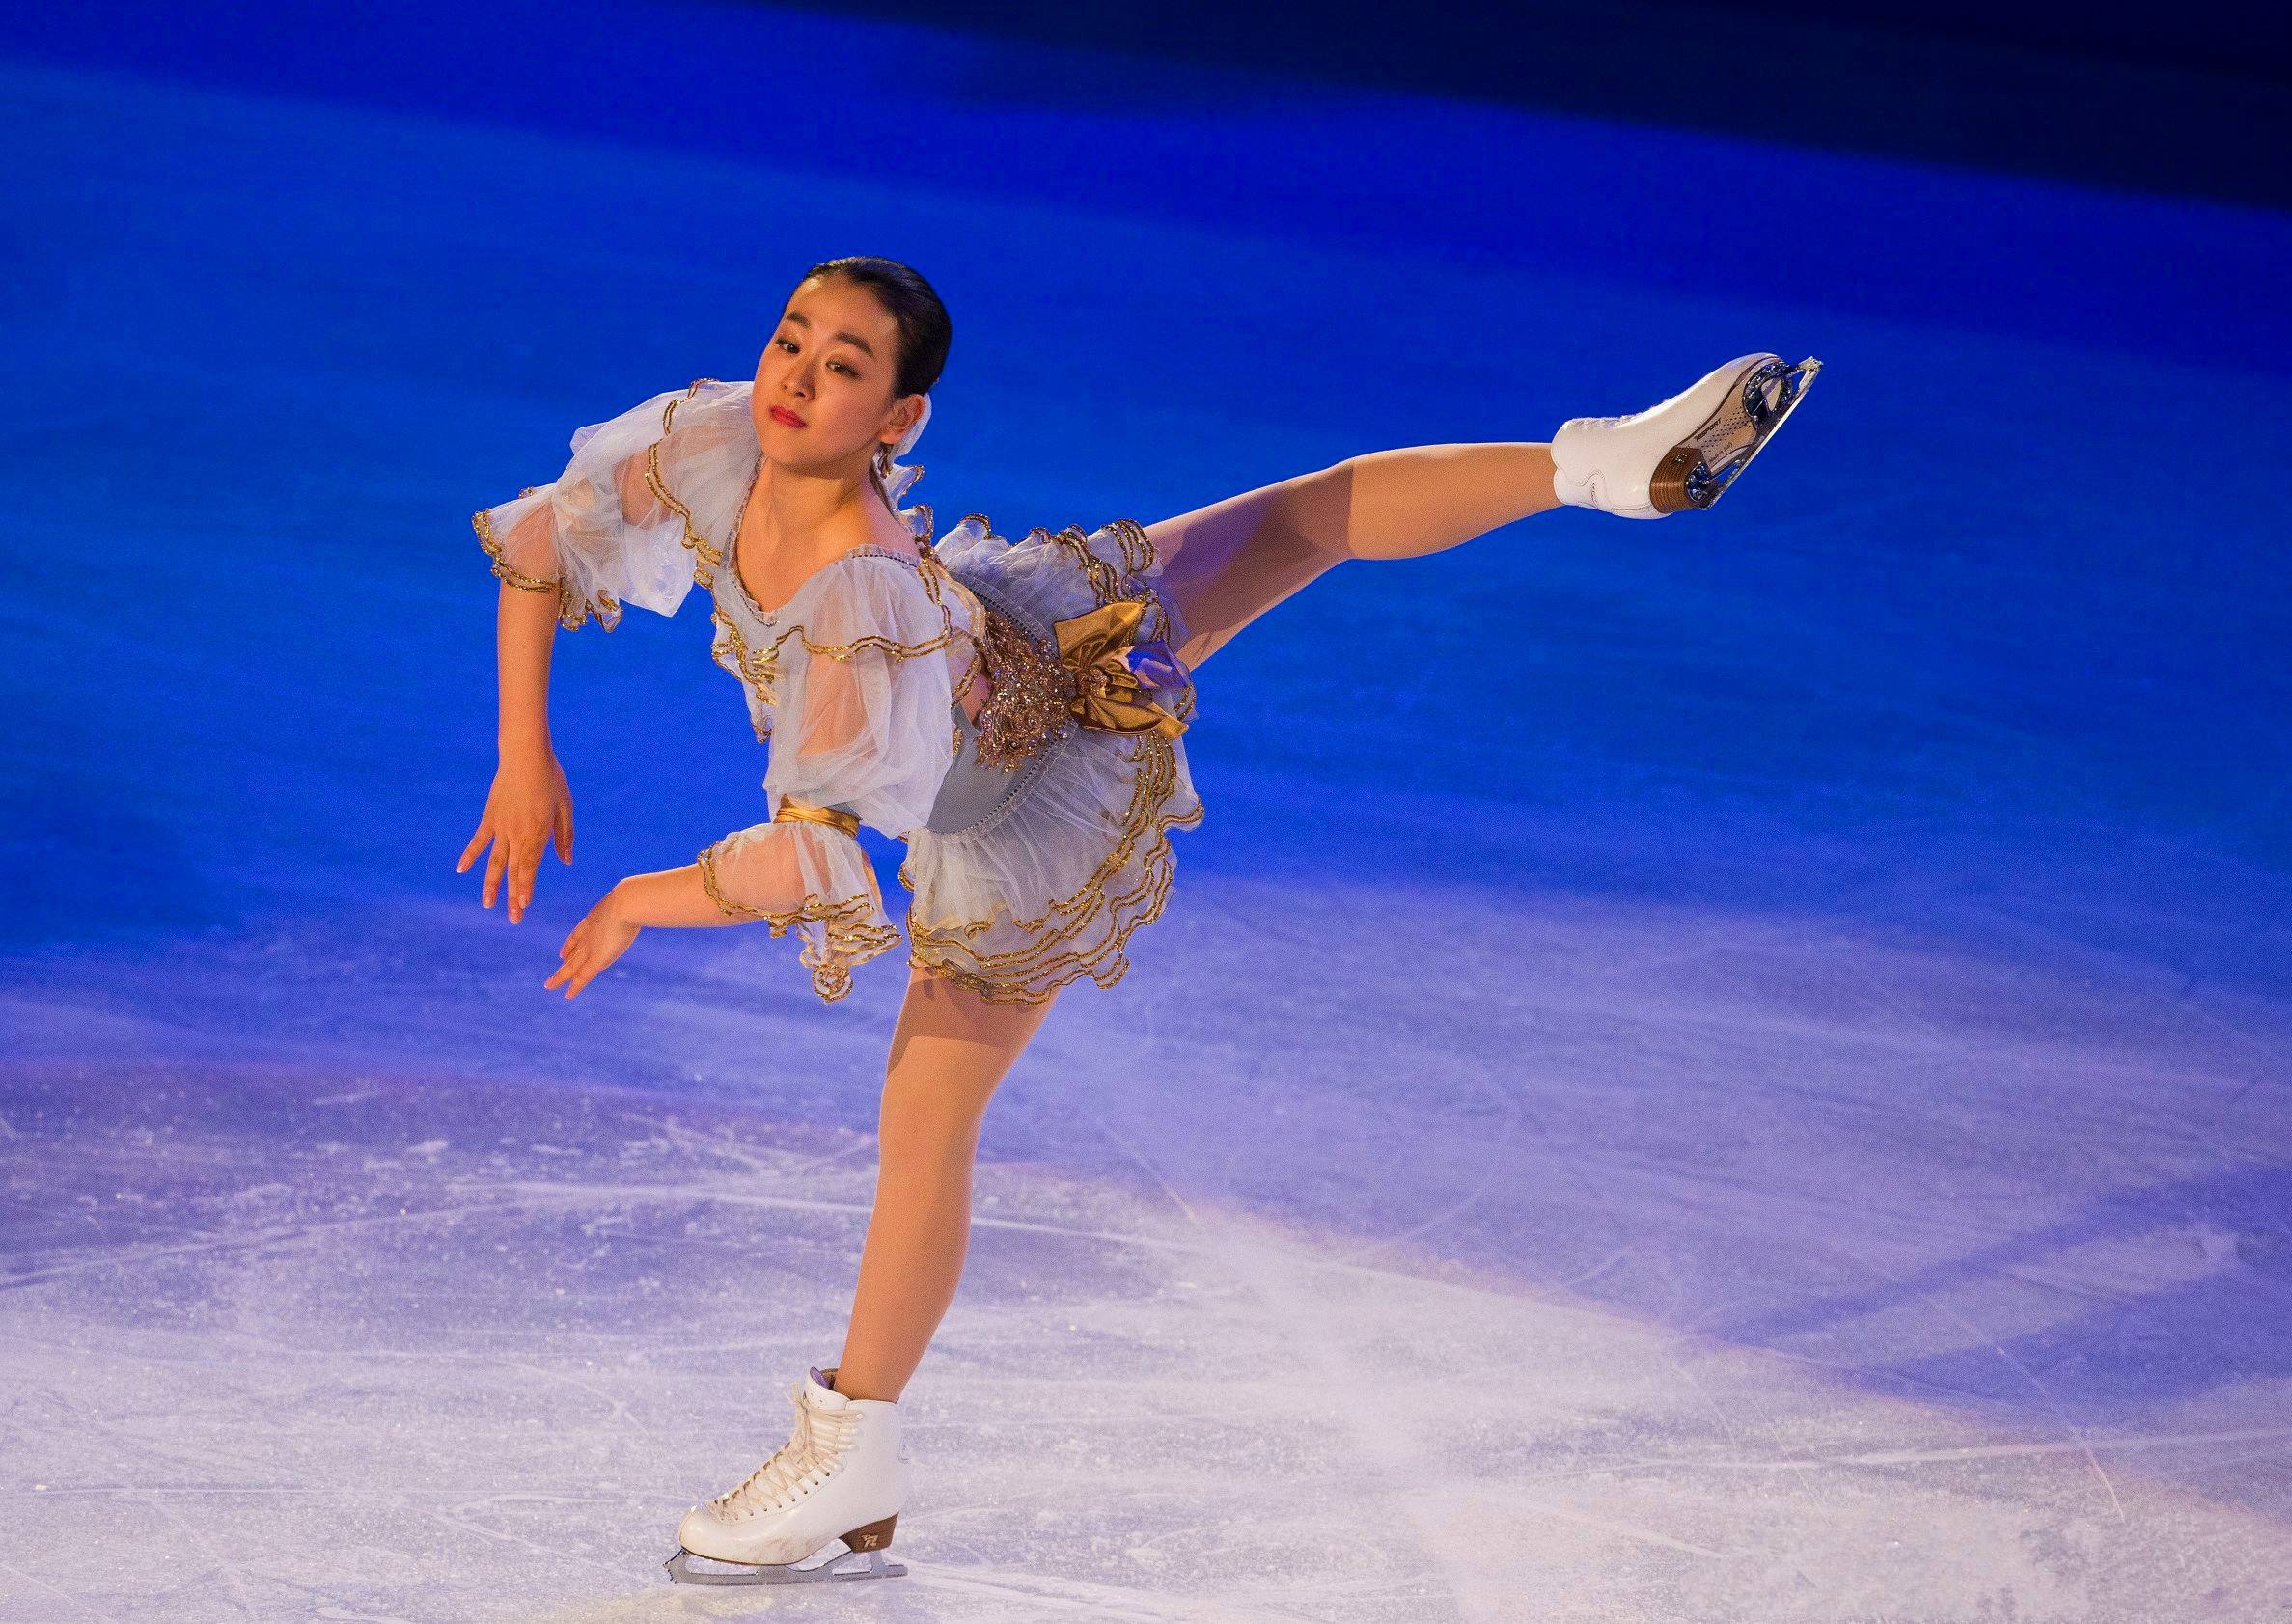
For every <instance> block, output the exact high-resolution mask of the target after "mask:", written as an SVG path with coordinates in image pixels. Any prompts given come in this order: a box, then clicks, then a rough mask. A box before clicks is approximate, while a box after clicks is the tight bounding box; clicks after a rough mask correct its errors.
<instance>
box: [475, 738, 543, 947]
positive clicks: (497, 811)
mask: <svg viewBox="0 0 2292 1624" xmlns="http://www.w3.org/2000/svg"><path fill="white" fill-rule="evenodd" d="M552 838H554V839H555V841H556V844H557V857H558V861H559V862H561V863H570V862H572V861H573V792H572V790H571V789H570V788H569V787H568V786H567V785H566V775H565V769H564V768H563V767H561V766H559V765H558V764H557V756H556V753H555V752H554V751H550V750H547V749H545V748H544V749H543V750H541V751H540V752H539V753H538V754H530V753H529V754H512V755H505V756H504V757H502V762H501V766H500V768H499V769H498V770H497V771H496V772H495V773H494V775H493V787H492V789H491V790H489V791H488V792H487V793H486V796H485V812H484V815H483V816H482V817H480V818H479V819H478V832H477V833H476V834H475V835H473V836H471V837H470V843H469V844H468V845H467V846H466V847H464V848H463V849H462V853H461V861H460V862H459V863H457V864H456V865H455V866H454V871H455V872H456V873H457V874H460V873H466V872H467V871H468V870H469V866H470V865H471V864H472V863H474V862H475V861H477V857H478V854H479V853H480V852H482V851H483V850H484V849H485V847H486V844H487V843H488V842H491V844H492V846H493V852H492V855H491V856H489V857H488V858H486V860H485V897H484V900H485V906H486V907H488V908H490V907H492V906H493V897H494V893H495V892H496V891H498V890H499V889H500V886H501V880H502V875H503V873H504V872H505V871H506V872H507V873H508V874H509V877H510V896H509V914H510V922H511V924H515V923H516V922H518V921H519V920H521V919H523V918H524V917H525V910H526V909H527V908H528V907H530V906H531V905H532V903H533V899H534V870H536V869H537V868H538V867H540V866H541V852H542V850H543V849H544V848H545V847H546V846H547V845H548V844H549V843H550V840H552Z"/></svg>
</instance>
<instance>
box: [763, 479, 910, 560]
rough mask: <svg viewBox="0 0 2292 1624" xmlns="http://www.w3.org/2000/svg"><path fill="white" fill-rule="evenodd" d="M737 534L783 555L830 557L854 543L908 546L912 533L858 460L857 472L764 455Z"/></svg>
mask: <svg viewBox="0 0 2292 1624" xmlns="http://www.w3.org/2000/svg"><path fill="white" fill-rule="evenodd" d="M740 538H741V539H742V540H743V541H747V542H753V543H754V544H755V545H756V546H757V547H758V548H759V549H769V550H770V551H771V552H772V553H774V554H777V555H779V556H783V557H788V558H798V559H802V558H821V559H826V558H833V557H835V556H836V555H837V554H839V553H846V552H849V551H850V550H851V549H852V548H854V547H862V546H870V545H872V546H878V547H891V548H902V547H903V548H908V549H912V548H913V547H914V545H915V536H914V533H913V532H912V531H910V530H909V529H908V528H907V525H906V522H905V521H904V520H902V519H901V518H900V517H899V516H898V515H897V513H895V512H893V511H892V509H891V507H890V505H889V504H888V503H886V502H885V501H884V499H883V492H882V488H881V487H880V486H879V485H877V483H876V482H875V479H874V476H873V475H872V474H870V473H869V472H868V471H867V469H866V466H865V465H864V464H863V465H862V469H861V471H860V473H859V474H858V475H857V476H853V475H850V474H844V473H813V472H810V471H807V470H802V469H795V468H787V467H784V466H781V465H779V464H777V463H774V462H773V461H771V460H770V459H769V458H766V459H765V461H764V462H763V464H762V466H761V467H759V469H758V470H757V477H756V490H755V493H754V494H753V495H752V496H751V497H750V499H749V503H748V509H747V511H746V513H745V514H744V515H743V517H742V520H741V525H740Z"/></svg>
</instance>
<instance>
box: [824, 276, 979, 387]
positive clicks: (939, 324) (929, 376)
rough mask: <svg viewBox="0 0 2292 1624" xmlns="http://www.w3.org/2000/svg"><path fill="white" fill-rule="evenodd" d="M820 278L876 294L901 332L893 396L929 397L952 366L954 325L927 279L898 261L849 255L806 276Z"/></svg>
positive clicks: (945, 307) (894, 370)
mask: <svg viewBox="0 0 2292 1624" xmlns="http://www.w3.org/2000/svg"><path fill="white" fill-rule="evenodd" d="M815 276H840V277H842V278H843V279H844V280H845V281H847V282H854V283H857V284H858V285H859V286H861V287H862V288H865V289H869V290H870V292H872V293H873V294H874V295H875V297H876V299H877V300H878V302H880V303H881V304H882V306H883V308H884V309H885V310H888V311H890V312H891V314H892V320H893V321H894V322H895V323H897V326H898V329H899V364H898V365H897V367H896V368H894V369H893V372H894V374H895V375H894V378H893V382H892V396H893V398H894V399H898V398H899V397H901V396H906V395H926V394H929V393H930V390H931V386H932V385H933V384H935V383H937V382H938V381H939V374H940V372H942V371H943V370H945V368H946V366H947V346H948V344H949V343H950V342H951V341H952V340H953V338H954V325H953V322H951V321H949V320H948V318H947V306H945V305H943V304H941V303H940V302H939V295H938V294H937V293H936V292H935V291H933V290H932V288H931V285H930V284H929V283H928V282H925V280H924V273H923V272H921V271H919V270H917V269H916V268H915V267H914V266H912V265H903V264H901V263H900V262H899V261H897V260H886V259H881V258H879V257H878V256H876V255H873V254H846V255H844V256H842V258H841V259H835V260H822V261H820V262H819V263H818V264H816V265H814V266H813V267H812V268H811V269H810V270H808V271H806V272H805V273H804V278H803V280H804V281H806V282H809V281H811V280H812V279H813V278H814V277H815Z"/></svg>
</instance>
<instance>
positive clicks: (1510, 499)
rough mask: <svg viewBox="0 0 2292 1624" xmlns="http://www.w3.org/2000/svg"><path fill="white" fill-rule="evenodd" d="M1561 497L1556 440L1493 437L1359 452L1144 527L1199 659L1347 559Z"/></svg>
mask: <svg viewBox="0 0 2292 1624" xmlns="http://www.w3.org/2000/svg"><path fill="white" fill-rule="evenodd" d="M1558 506H1560V499H1559V497H1558V496H1556V495H1555V494H1554V493H1553V488H1552V450H1551V447H1550V446H1549V445H1548V444H1546V443H1545V442H1543V441H1540V440H1496V441H1486V442H1480V443H1472V444H1459V445H1440V446H1403V447H1400V448H1398V449H1396V450H1394V451H1381V452H1370V453H1367V454H1364V455H1361V456H1350V457H1347V458H1346V459H1345V460H1344V461H1342V462H1339V463H1337V464H1335V465H1333V466H1331V467H1328V468H1323V469H1321V470H1319V471H1318V472H1316V473H1312V474H1300V475H1298V476H1296V477H1295V478H1294V479H1288V480H1284V481H1282V482H1280V483H1278V484H1270V485H1260V486H1259V487H1258V488H1257V489H1256V490H1251V491H1244V492H1243V493H1242V494H1241V495H1239V496H1229V497H1227V498H1226V499H1225V500H1224V501H1222V502H1214V503H1212V504H1210V505H1209V506H1208V507H1206V508H1197V509H1194V510H1193V511H1192V512H1190V513H1180V514H1179V515H1178V516H1177V517H1175V518H1171V519H1163V520H1160V521H1159V522H1157V523H1154V524H1149V525H1147V526H1146V527H1145V529H1146V538H1147V539H1148V540H1150V541H1151V542H1153V544H1154V551H1155V556H1156V557H1157V558H1159V559H1161V560H1162V561H1163V570H1162V581H1163V588H1164V590H1165V591H1166V592H1169V594H1170V597H1171V602H1172V605H1173V607H1174V608H1175V609H1176V611H1177V614H1178V619H1180V620H1182V621H1183V622H1184V623H1185V626H1186V629H1187V641H1186V645H1185V647H1181V648H1179V649H1177V650H1176V652H1177V656H1178V658H1179V659H1180V660H1182V661H1184V662H1185V663H1186V664H1187V665H1188V666H1197V665H1200V664H1201V662H1202V661H1203V660H1206V659H1207V658H1209V656H1210V655H1212V654H1214V653H1216V652H1217V651H1218V649H1219V648H1221V647H1224V646H1225V644H1226V643H1227V642H1228V641H1229V640H1230V639H1231V638H1232V636H1233V634H1234V633H1235V632H1238V631H1239V630H1241V628H1242V627H1244V626H1246V625H1248V624H1249V623H1250V622H1251V621H1252V620H1254V619H1256V618H1257V617H1258V616H1260V615H1262V614H1264V613H1265V612H1266V611H1267V610H1268V609H1271V608H1272V607H1273V606H1274V605H1275V604H1277V603H1279V602H1281V601H1282V599H1284V598H1285V597H1287V596H1288V595H1289V594H1290V593H1291V592H1296V591H1297V590H1298V589H1299V588H1300V587H1302V586H1304V585H1305V584H1306V583H1307V582H1309V581H1311V580H1312V579H1313V578H1314V577H1316V576H1318V575H1320V574H1321V573H1322V572H1323V571H1325V570H1327V569H1329V568H1331V567H1332V566H1334V565H1336V564H1342V563H1344V562H1345V561H1346V560H1348V559H1405V558H1421V557H1422V556H1423V555H1424V554H1426V553H1437V552H1441V551H1443V550H1445V549H1447V548H1450V547H1454V546H1458V545H1460V544H1461V543H1463V542H1466V541H1470V540H1472V539H1473V538H1474V537H1477V536H1485V535H1486V534H1487V533H1488V532H1490V531H1492V530H1495V529H1498V528H1499V527H1501V526H1504V525H1507V524H1510V523H1511V522H1512V521H1513V520H1515V519H1524V518H1527V517H1529V516H1530V515H1531V514H1533V513H1540V512H1543V511H1544V510H1545V509H1549V508H1556V507H1558Z"/></svg>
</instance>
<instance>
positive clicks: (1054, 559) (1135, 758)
mask: <svg viewBox="0 0 2292 1624" xmlns="http://www.w3.org/2000/svg"><path fill="white" fill-rule="evenodd" d="M933 554H934V556H935V557H936V559H937V560H938V562H939V563H940V564H942V565H944V566H945V568H946V569H947V571H948V572H949V573H950V574H951V575H953V577H954V578H955V579H956V580H958V581H960V582H961V583H962V584H963V585H964V586H965V587H967V588H969V589H970V590H971V591H972V592H974V593H975V594H976V595H977V596H978V597H979V598H980V602H981V603H982V604H983V605H984V606H985V607H986V609H987V610H988V611H989V612H990V613H991V614H994V615H998V616H1001V617H1003V618H1005V619H1006V620H1007V621H1008V624H1009V625H1011V626H1015V627H1016V628H1017V629H1018V631H1019V632H1020V633H1023V634H1024V636H1025V638H1026V639H1027V640H1028V641H1029V642H1031V643H1032V644H1034V645H1035V650H1034V652H1033V653H1032V654H1028V655H1027V657H1026V658H1025V659H1023V660H1019V661H1016V662H1014V664H1015V665H1017V666H1023V667H1026V668H1027V669H1028V670H1029V671H1033V672H1039V671H1041V670H1043V669H1045V663H1046V662H1045V657H1046V656H1048V657H1052V660H1053V663H1054V664H1055V656H1056V654H1057V650H1058V640H1057V636H1056V632H1055V627H1056V625H1057V622H1059V621H1061V620H1068V619H1073V618H1074V617H1077V616H1083V615H1087V614H1089V613H1090V612H1091V611H1092V610H1097V609H1103V608H1104V607H1106V606H1107V605H1109V604H1114V603H1119V602H1124V601H1128V602H1133V603H1137V604H1140V605H1141V606H1142V610H1143V613H1142V614H1141V615H1140V618H1139V623H1138V625H1137V627H1136V631H1135V638H1134V641H1135V642H1136V643H1137V644H1140V645H1144V644H1147V643H1151V642H1154V641H1156V640H1160V641H1162V642H1164V643H1166V644H1167V645H1168V646H1169V647H1173V648H1174V647H1178V646H1180V645H1182V644H1183V642H1184V641H1185V635H1186V633H1185V627H1184V626H1183V625H1182V624H1181V623H1180V622H1179V620H1178V619H1177V617H1176V614H1175V611H1174V609H1173V608H1172V607H1171V605H1170V604H1169V603H1168V602H1167V601H1166V599H1165V598H1164V596H1163V593H1162V591H1161V586H1160V579H1161V564H1160V561H1158V560H1157V559H1156V558H1155V556H1154V550H1153V546H1152V543H1151V542H1150V541H1148V540H1147V538H1146V533H1145V531H1144V530H1143V529H1142V528H1141V527H1140V526H1139V525H1138V524H1137V523H1135V522H1134V521H1132V520H1128V519H1120V520H1117V521H1115V522H1114V523H1113V524H1110V525H1105V526H1102V527H1101V528H1099V529H1097V530H1094V531H1091V532H1090V533H1088V534H1087V535H1086V534H1085V533H1084V532H1083V531H1082V530H1081V528H1080V527H1078V526H1069V527H1068V528H1066V529H1064V530H1062V531H1058V532H1056V533H1053V532H1048V531H1044V530H1040V529H1036V530H1033V531H1030V532H1028V534H1027V535H1026V536H1025V537H1023V538H1022V539H1021V540H1019V541H1017V542H1015V543H1014V542H1010V541H1008V540H1006V539H1005V538H1004V537H1000V536H997V535H995V534H994V533H993V531H992V530H990V529H989V528H988V525H987V520H986V518H985V517H984V515H982V514H978V513H973V514H970V515H968V516H967V517H966V518H965V519H964V520H963V522H962V523H961V524H960V525H958V526H956V527H955V528H954V529H953V530H952V531H950V532H949V533H948V534H947V535H946V536H945V537H942V538H941V539H940V541H939V542H938V544H937V546H936V547H935V548H934V549H933ZM1124 613H1126V612H1124ZM1021 652H1024V651H1021ZM996 663H997V662H996V660H995V659H994V658H993V657H992V656H990V658H989V661H988V676H989V680H990V681H991V682H993V683H994V684H995V685H996V687H997V691H998V698H997V701H995V702H991V704H990V709H992V708H995V706H997V705H1001V704H1003V703H1004V702H1005V701H1006V700H1007V699H1008V698H1009V697H1010V696H1009V695H1008V694H1007V693H1006V687H1007V684H1008V683H1009V682H1010V681H1011V680H1012V674H1010V673H1007V672H1002V671H997V670H996V669H995V666H996ZM1022 675H1023V674H1022ZM1146 696H1147V697H1148V698H1150V700H1151V701H1152V702H1153V703H1154V705H1155V706H1157V707H1158V708H1160V709H1162V710H1164V711H1167V712H1168V713H1169V714H1170V715H1171V716H1174V717H1175V718H1176V719H1177V720H1178V721H1180V722H1184V721H1188V720H1190V719H1191V718H1192V716H1193V714H1194V686H1193V680H1192V676H1191V674H1187V673H1184V672H1183V671H1182V670H1180V672H1179V679H1178V680H1177V681H1176V682H1175V683H1174V685H1166V686H1161V687H1155V688H1151V689H1148V690H1146ZM958 714H959V713H958ZM985 721H986V716H985V713H982V716H981V723H982V724H983V723H984V722H985ZM960 726H961V728H962V731H963V735H964V736H963V742H962V747H961V750H960V751H959V753H958V756H957V758H956V761H955V766H954V769H953V772H952V773H951V774H950V778H949V782H948V784H947V786H946V788H945V789H943V790H942V792H941V795H940V800H939V804H938V806H937V807H936V808H935V809H934V811H933V813H932V816H931V819H930V821H929V823H928V824H926V825H925V826H924V827H921V828H918V829H916V830H914V831H913V832H911V834H910V835H909V836H908V838H907V845H908V849H907V855H906V858H905V859H904V860H903V861H902V862H901V864H900V866H899V880H900V883H901V884H903V885H905V886H907V887H908V888H909V889H910V890H911V891H912V892H913V893H914V900H913V901H912V902H911V903H910V905H909V907H908V910H907V935H908V947H909V951H908V958H909V962H910V963H913V964H917V965H922V966H924V967H925V968H928V969H931V970H934V971H937V972H939V973H940V974H942V975H945V976H948V977H952V978H953V979H954V980H956V981H959V982H960V983H962V984H963V985H964V986H966V987H968V988H970V989H971V990H972V991H974V992H976V993H978V994H980V996H981V997H983V998H986V999H988V1000H990V1001H992V1002H995V1003H1001V1004H1039V1003H1041V1002H1043V1001H1044V1000H1046V999H1048V998H1049V997H1050V996H1051V995H1052V994H1053V993H1054V992H1056V991H1057V990H1058V989H1059V988H1060V987H1062V986H1064V985H1065V984H1066V983H1068V982H1070V981H1073V980H1075V979H1077V978H1079V977H1083V976H1089V977H1091V979H1092V980H1093V981H1094V982H1096V983H1097V984H1098V985H1099V986H1101V987H1111V986H1113V985H1114V984H1115V983H1116V982H1118V981H1119V980H1120V979H1121V978H1122V976H1123V974H1124V973H1125V972H1126V971H1128V969H1129V968H1130V961H1129V959H1128V957H1127V955H1126V953H1125V952H1124V944H1125V943H1127V942H1128V941H1129V939H1130V936H1131V934H1132V932H1134V931H1136V930H1137V929H1138V928H1139V927H1140V926H1141V925H1145V924H1149V923H1151V922H1153V921H1154V920H1156V919H1157V918H1159V917H1160V916H1161V913H1162V907H1163V903H1164V902H1165V900H1166V899H1167V898H1168V896H1169V895H1170V888H1171V882H1172V878H1173V874H1174V854H1173V852H1172V850H1171V846H1170V840H1169V835H1168V832H1169V831H1170V830H1172V829H1190V828H1193V827H1194V826H1195V825H1197V824H1199V823H1200V822H1201V817H1202V808H1201V801H1200V799H1199V798H1197V796H1196V795H1195V793H1194V782H1193V778H1192V775H1191V774H1190V773H1189V771H1188V770H1187V765H1186V750H1185V744H1184V741H1183V739H1182V738H1180V737H1174V736H1165V733H1164V732H1163V731H1157V730H1129V731H1125V730H1118V729H1114V728H1110V727H1107V726H1104V725H1094V724H1093V723H1092V722H1091V720H1089V719H1087V718H1083V717H1080V716H1077V715H1075V714H1071V713H1067V707H1065V706H1064V705H1063V704H1061V705H1058V706H1050V705H1037V706H1036V722H1035V723H1034V724H1033V725H1032V727H1031V732H1030V736H1029V738H1028V741H1027V748H1026V754H1025V756H1024V758H1023V759H1020V760H1018V761H1017V762H1016V764H1015V765H1013V764H1009V754H1008V751H1005V752H1001V753H999V754H998V753H996V752H993V751H990V755H991V756H998V758H997V759H992V760H990V759H983V758H982V757H981V755H980V745H981V738H980V734H979V733H978V732H977V731H975V730H974V729H972V728H971V726H970V725H969V724H968V722H967V721H966V722H965V723H963V724H961V725H960Z"/></svg>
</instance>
